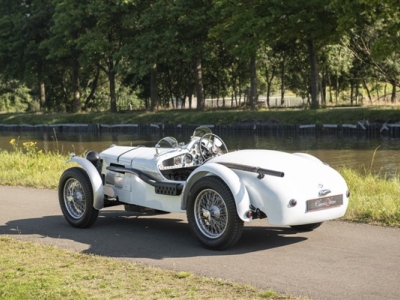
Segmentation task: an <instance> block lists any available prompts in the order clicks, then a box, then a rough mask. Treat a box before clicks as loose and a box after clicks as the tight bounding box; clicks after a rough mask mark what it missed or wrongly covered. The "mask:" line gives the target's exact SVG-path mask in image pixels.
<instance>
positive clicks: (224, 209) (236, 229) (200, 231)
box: [186, 176, 243, 250]
mask: <svg viewBox="0 0 400 300" xmlns="http://www.w3.org/2000/svg"><path fill="white" fill-rule="evenodd" d="M186 215H187V219H188V223H189V227H190V230H191V231H192V233H193V234H194V236H195V237H196V238H197V240H198V241H199V242H200V243H201V244H203V245H204V246H205V247H206V248H210V249H214V250H223V249H226V248H228V247H231V246H233V245H234V244H236V242H237V241H238V240H239V238H240V236H241V235H242V231H243V221H242V220H241V219H240V218H239V216H238V214H237V211H236V204H235V200H234V198H233V196H232V193H231V191H230V189H229V188H228V186H227V185H226V184H225V183H224V182H223V181H222V180H221V179H220V178H219V177H217V176H207V177H203V178H201V179H200V180H199V181H197V182H196V183H195V184H194V185H193V187H192V188H191V190H190V193H189V197H188V205H187V210H186Z"/></svg>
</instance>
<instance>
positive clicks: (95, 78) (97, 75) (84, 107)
mask: <svg viewBox="0 0 400 300" xmlns="http://www.w3.org/2000/svg"><path fill="white" fill-rule="evenodd" d="M99 77H100V69H99V68H98V69H97V70H96V74H95V76H94V80H93V82H92V84H91V87H90V94H89V96H87V98H86V100H85V105H84V106H83V110H87V109H88V108H89V103H90V101H92V99H93V97H94V93H95V91H96V88H97V83H98V82H99Z"/></svg>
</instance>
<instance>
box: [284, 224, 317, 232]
mask: <svg viewBox="0 0 400 300" xmlns="http://www.w3.org/2000/svg"><path fill="white" fill-rule="evenodd" d="M321 225H322V222H319V223H312V224H304V225H293V226H290V227H291V228H292V229H294V230H297V231H313V230H314V229H316V228H318V227H319V226H321Z"/></svg>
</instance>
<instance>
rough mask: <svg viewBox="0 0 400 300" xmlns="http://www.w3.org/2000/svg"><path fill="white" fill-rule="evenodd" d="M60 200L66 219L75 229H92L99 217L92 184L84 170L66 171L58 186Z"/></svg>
mask: <svg viewBox="0 0 400 300" xmlns="http://www.w3.org/2000/svg"><path fill="white" fill-rule="evenodd" d="M58 200H59V202H60V207H61V211H62V213H63V215H64V217H65V219H66V220H67V222H68V223H69V224H71V225H72V226H74V227H77V228H86V227H90V226H91V225H92V224H93V223H94V222H95V221H96V219H97V217H98V215H99V211H98V210H97V209H95V208H94V207H93V189H92V184H91V182H90V179H89V176H88V175H87V173H86V171H85V170H84V169H82V168H79V167H73V168H70V169H67V170H65V171H64V173H63V174H62V175H61V178H60V181H59V185H58Z"/></svg>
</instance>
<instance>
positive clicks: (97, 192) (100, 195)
mask: <svg viewBox="0 0 400 300" xmlns="http://www.w3.org/2000/svg"><path fill="white" fill-rule="evenodd" d="M67 162H76V163H77V164H79V165H80V166H81V167H82V168H83V169H84V170H85V171H86V173H87V175H88V176H89V179H90V182H91V183H92V189H93V207H94V208H95V209H98V210H100V209H102V208H103V207H104V192H103V181H102V180H101V176H100V174H99V172H98V171H97V169H96V168H95V166H94V165H93V164H92V163H91V162H90V161H88V160H87V159H86V158H83V157H76V156H75V157H72V158H71V159H69V160H68V161H67Z"/></svg>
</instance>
